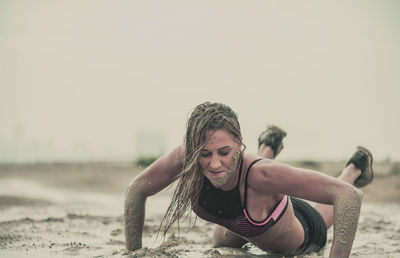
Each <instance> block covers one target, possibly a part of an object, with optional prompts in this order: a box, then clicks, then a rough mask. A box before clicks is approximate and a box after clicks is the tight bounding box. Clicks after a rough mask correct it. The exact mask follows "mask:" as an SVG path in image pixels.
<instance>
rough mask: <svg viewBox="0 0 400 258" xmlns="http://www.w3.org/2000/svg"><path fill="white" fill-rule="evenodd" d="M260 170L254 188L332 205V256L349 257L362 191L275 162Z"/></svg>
mask: <svg viewBox="0 0 400 258" xmlns="http://www.w3.org/2000/svg"><path fill="white" fill-rule="evenodd" d="M260 163H261V162H260ZM259 169H260V172H259V173H257V177H258V178H257V177H256V178H254V181H253V185H254V186H255V187H257V188H258V189H260V191H264V192H267V191H268V192H269V193H282V194H287V195H290V196H293V197H299V198H302V199H306V200H310V201H313V202H318V203H323V204H329V205H333V206H334V217H333V220H334V236H333V242H332V248H331V251H330V257H348V256H349V255H350V251H351V247H352V245H353V241H354V237H355V233H356V230H357V224H358V219H359V215H360V209H361V200H362V192H361V191H360V190H358V189H357V188H355V187H354V186H352V185H350V184H348V183H346V182H344V181H341V180H338V179H336V178H334V177H331V176H327V175H324V174H322V173H319V172H316V171H312V170H308V169H302V168H296V167H292V166H289V165H286V164H282V163H279V162H276V161H271V160H265V161H262V163H261V164H260V167H259ZM263 189H264V190H263Z"/></svg>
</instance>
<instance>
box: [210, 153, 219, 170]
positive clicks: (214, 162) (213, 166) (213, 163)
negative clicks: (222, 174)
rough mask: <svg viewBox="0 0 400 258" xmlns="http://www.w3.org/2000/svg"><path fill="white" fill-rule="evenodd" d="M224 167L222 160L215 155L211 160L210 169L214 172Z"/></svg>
mask: <svg viewBox="0 0 400 258" xmlns="http://www.w3.org/2000/svg"><path fill="white" fill-rule="evenodd" d="M221 165H222V162H221V160H219V158H218V156H217V155H213V157H212V158H211V162H210V168H211V169H212V170H217V169H218V168H220V167H221Z"/></svg>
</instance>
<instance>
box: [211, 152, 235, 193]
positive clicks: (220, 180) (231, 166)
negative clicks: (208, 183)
mask: <svg viewBox="0 0 400 258" xmlns="http://www.w3.org/2000/svg"><path fill="white" fill-rule="evenodd" d="M239 157H240V151H239V150H235V151H234V152H233V155H232V159H231V163H230V164H229V167H228V170H227V171H226V174H225V176H224V177H223V178H218V179H217V181H216V186H217V187H219V186H222V185H224V184H226V182H228V180H229V178H230V177H231V175H232V173H233V171H235V170H236V168H237V166H238V164H239V160H240V159H239Z"/></svg>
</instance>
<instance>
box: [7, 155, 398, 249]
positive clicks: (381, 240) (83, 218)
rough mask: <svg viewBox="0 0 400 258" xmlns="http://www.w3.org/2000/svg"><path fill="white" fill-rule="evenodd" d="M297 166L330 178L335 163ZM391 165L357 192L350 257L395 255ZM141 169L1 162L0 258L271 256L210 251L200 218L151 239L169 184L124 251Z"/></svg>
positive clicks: (207, 226)
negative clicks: (127, 202)
mask: <svg viewBox="0 0 400 258" xmlns="http://www.w3.org/2000/svg"><path fill="white" fill-rule="evenodd" d="M296 165H308V166H312V167H314V168H316V169H318V170H321V171H329V172H327V173H328V174H331V175H335V174H337V173H338V168H339V167H340V166H341V165H342V163H341V162H333V163H332V162H331V163H328V162H325V163H323V162H319V163H312V162H308V163H307V162H306V163H304V162H303V163H297V164H296ZM396 166H398V163H397V165H396V163H393V162H386V163H385V162H382V163H381V164H377V166H376V167H375V172H376V178H375V180H374V182H373V184H371V185H369V186H367V187H365V188H363V192H364V201H363V205H362V209H361V215H360V220H359V225H358V229H357V234H356V238H355V240H354V244H353V249H352V253H351V256H352V257H400V173H398V172H396ZM328 168H332V169H331V170H329V169H328ZM140 171H141V168H139V167H137V166H135V165H134V163H133V162H120V163H106V162H91V163H90V162H89V163H35V164H0V257H276V255H274V254H269V253H266V252H262V251H261V250H259V249H258V248H256V247H255V246H253V245H251V244H246V245H245V246H244V247H243V248H240V249H234V248H212V245H211V239H212V230H213V225H212V224H211V223H208V222H206V221H204V220H202V219H200V218H197V219H196V223H195V225H194V226H193V228H190V229H189V230H188V227H187V226H188V222H184V223H182V224H181V225H180V229H179V230H178V227H177V225H174V226H173V228H172V230H171V232H170V233H168V234H167V236H166V238H165V241H163V238H162V235H161V234H160V235H159V236H158V238H156V236H157V233H158V228H159V224H160V220H161V218H162V216H163V214H164V212H165V210H166V208H167V207H168V204H169V200H170V198H171V195H172V192H173V189H174V188H173V186H172V187H169V188H167V189H165V190H163V191H162V192H160V193H158V194H156V195H154V196H152V197H150V198H148V200H147V202H146V220H145V227H144V232H143V248H142V249H140V250H137V251H135V252H127V251H126V250H125V237H124V218H123V203H124V194H125V190H126V188H127V186H128V184H129V182H130V181H131V180H132V179H133V178H134V177H135V176H136V175H137V174H138V173H139V172H140ZM195 218H196V217H195V216H194V215H193V216H192V219H193V220H194V219H195ZM192 222H193V221H192ZM332 235H333V232H332V229H330V230H329V231H328V243H327V246H326V248H325V250H324V251H323V252H321V253H320V254H311V255H306V256H304V257H327V256H328V254H329V249H330V246H331V242H332Z"/></svg>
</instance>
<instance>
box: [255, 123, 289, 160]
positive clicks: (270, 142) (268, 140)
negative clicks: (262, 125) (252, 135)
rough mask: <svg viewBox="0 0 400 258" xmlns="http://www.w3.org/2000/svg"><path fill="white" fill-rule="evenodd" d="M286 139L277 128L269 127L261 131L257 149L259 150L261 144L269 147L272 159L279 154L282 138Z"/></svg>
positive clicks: (282, 132)
mask: <svg viewBox="0 0 400 258" xmlns="http://www.w3.org/2000/svg"><path fill="white" fill-rule="evenodd" d="M285 137H286V132H285V131H284V130H282V129H281V128H279V127H278V126H276V125H269V126H268V127H267V130H265V131H263V132H262V133H261V134H260V136H259V137H258V148H260V146H261V144H263V143H264V144H265V146H269V147H271V149H272V150H273V151H274V158H275V157H276V156H277V155H278V154H279V152H281V150H282V149H283V143H282V140H283V138H285Z"/></svg>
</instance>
